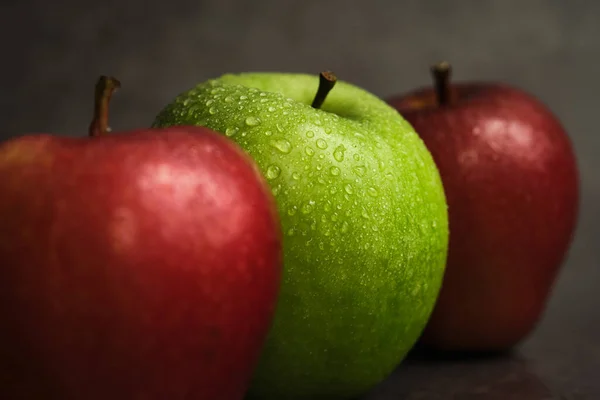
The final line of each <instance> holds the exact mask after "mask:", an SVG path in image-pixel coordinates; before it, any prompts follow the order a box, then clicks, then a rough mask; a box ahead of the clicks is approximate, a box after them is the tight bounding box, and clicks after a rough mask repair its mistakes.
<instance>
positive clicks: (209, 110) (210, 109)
mask: <svg viewBox="0 0 600 400" xmlns="http://www.w3.org/2000/svg"><path fill="white" fill-rule="evenodd" d="M208 112H209V113H210V114H213V115H214V114H216V113H217V107H211V108H209V109H208Z"/></svg>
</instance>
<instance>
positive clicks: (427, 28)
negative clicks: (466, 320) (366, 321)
mask: <svg viewBox="0 0 600 400" xmlns="http://www.w3.org/2000/svg"><path fill="white" fill-rule="evenodd" d="M153 4H154V5H153ZM0 49H1V50H2V53H1V54H2V55H3V57H2V61H1V62H0V76H1V77H2V80H1V81H0V132H1V133H0V134H1V135H2V136H1V137H2V138H3V139H4V138H8V137H11V136H16V135H19V134H24V133H27V132H33V131H43V132H53V133H57V134H63V135H72V136H84V135H85V134H86V129H87V126H88V123H89V121H90V116H91V110H92V91H93V85H94V83H95V80H96V78H97V76H98V75H100V74H111V75H114V76H116V77H118V78H119V79H121V81H122V83H123V89H122V90H121V91H120V92H119V93H118V94H117V97H116V98H115V100H114V101H113V103H112V104H113V107H112V115H111V117H112V122H111V126H112V127H113V128H114V129H115V130H120V129H126V128H134V127H140V126H148V125H149V124H150V123H151V122H152V120H153V117H154V115H155V114H156V113H157V112H158V111H159V110H160V109H161V107H162V106H163V105H164V104H165V103H166V102H168V101H169V100H171V99H172V98H173V97H174V96H175V95H176V94H178V93H179V92H181V91H183V90H185V89H188V88H189V87H191V86H193V85H194V84H196V83H199V82H201V81H204V80H206V79H208V78H211V77H216V76H218V75H221V74H222V73H224V72H240V71H258V70H264V71H289V72H312V73H318V72H319V71H321V70H323V69H332V70H334V71H335V72H336V73H337V75H338V76H339V77H340V79H344V80H348V81H351V82H354V83H356V84H358V85H360V86H363V87H364V88H366V89H369V90H370V91H372V92H374V93H376V94H378V95H381V96H388V95H391V94H394V93H398V92H402V91H406V90H408V89H412V88H414V87H415V86H420V85H423V84H428V83H429V73H428V66H429V64H431V63H432V62H434V61H438V60H440V59H448V60H449V61H451V62H452V63H453V64H454V67H455V69H454V70H455V73H454V76H455V77H456V79H491V80H500V81H505V82H508V83H511V84H514V85H517V86H520V87H522V88H524V89H526V90H528V91H530V92H532V93H533V94H535V95H537V96H538V97H540V98H541V99H542V100H543V101H544V102H545V103H546V104H548V106H549V107H550V108H551V109H552V110H554V111H555V112H556V114H557V115H558V117H559V118H560V119H561V120H562V121H563V123H564V125H565V126H566V128H567V130H568V131H569V133H570V135H571V137H572V139H573V143H574V146H575V150H576V152H577V156H578V162H579V166H580V169H581V179H582V204H581V217H580V223H579V228H578V231H577V235H576V239H575V241H574V244H573V247H572V251H571V253H570V257H569V259H568V261H567V263H566V266H565V268H564V270H563V273H562V274H561V276H560V279H559V282H558V284H557V287H556V290H555V292H554V295H553V297H552V301H551V303H550V306H549V309H548V312H547V313H546V316H545V318H544V320H543V322H542V324H541V325H540V327H539V329H538V330H537V331H536V332H535V334H534V335H533V336H532V337H531V338H530V339H529V340H528V341H527V342H525V343H524V344H523V346H521V348H520V349H519V351H518V353H517V355H516V356H514V357H513V358H500V359H491V360H476V361H466V360H462V361H451V362H443V363H442V362H439V361H438V362H433V363H432V362H424V361H419V360H414V359H413V361H410V362H407V363H405V364H404V365H403V366H402V367H401V368H400V369H399V370H398V371H397V373H396V374H395V375H394V376H393V377H392V378H391V379H390V380H388V381H387V382H386V383H385V384H384V385H382V386H381V387H380V388H379V389H378V390H376V393H375V394H374V395H373V396H372V397H371V398H372V399H392V398H409V399H438V398H439V399H449V398H458V399H472V398H477V399H480V398H481V399H488V398H489V399H528V400H535V399H547V398H548V399H549V398H561V397H559V396H563V397H562V398H563V399H584V398H599V399H600V372H599V371H600V321H599V318H598V315H599V313H600V310H598V304H599V301H598V297H597V294H598V285H599V284H600V271H599V268H598V267H599V259H600V250H599V245H600V241H599V233H600V228H599V227H598V226H599V224H600V215H599V200H600V182H599V179H598V172H597V171H598V168H599V167H600V161H599V160H600V159H599V157H598V155H597V153H598V150H599V149H600V135H599V134H598V132H597V126H598V118H599V117H600V113H599V111H598V109H599V102H598V97H599V96H600V78H599V77H598V74H599V71H600V65H599V62H600V2H598V1H593V0H589V1H585V0H569V1H559V0H546V1H544V0H527V1H525V0H520V1H516V0H496V1H493V0H485V1H484V0H464V1H458V0H457V1H451V0H438V1H425V0H421V1H418V0H411V1H392V0H388V1H377V0H369V1H349V0H345V1H341V0H340V1H316V0H303V1H285V0H248V1H242V0H219V1H202V0H185V1H178V0H171V1H156V2H149V1H148V2H145V1H142V0H129V1H128V0H122V1H112V0H110V1H95V2H90V1H77V0H73V1H66V0H60V1H48V0H45V1H42V0H20V1H18V2H17V1H14V0H11V1H7V0H5V1H4V2H3V3H2V5H1V6H0Z"/></svg>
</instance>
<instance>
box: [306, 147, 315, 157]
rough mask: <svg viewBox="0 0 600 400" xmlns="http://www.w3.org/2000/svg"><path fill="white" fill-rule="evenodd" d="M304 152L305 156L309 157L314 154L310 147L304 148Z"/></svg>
mask: <svg viewBox="0 0 600 400" xmlns="http://www.w3.org/2000/svg"><path fill="white" fill-rule="evenodd" d="M304 152H305V153H306V154H307V155H309V156H312V155H314V154H315V151H314V150H313V149H312V148H310V147H306V148H305V149H304Z"/></svg>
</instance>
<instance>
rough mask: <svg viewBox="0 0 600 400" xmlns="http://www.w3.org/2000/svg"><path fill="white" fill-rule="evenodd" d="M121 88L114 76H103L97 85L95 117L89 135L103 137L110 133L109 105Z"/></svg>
mask: <svg viewBox="0 0 600 400" xmlns="http://www.w3.org/2000/svg"><path fill="white" fill-rule="evenodd" d="M120 88H121V82H119V80H118V79H117V78H113V77H112V76H104V75H103V76H101V77H100V78H99V79H98V82H97V83H96V93H95V96H94V117H93V119H92V123H91V124H90V127H89V130H88V132H89V135H90V136H92V137H95V136H101V135H104V134H105V133H108V132H110V127H109V126H108V109H109V107H108V104H109V103H110V99H111V97H112V95H113V93H114V92H115V91H116V90H117V89H120Z"/></svg>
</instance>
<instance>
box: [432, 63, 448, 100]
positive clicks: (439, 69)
mask: <svg viewBox="0 0 600 400" xmlns="http://www.w3.org/2000/svg"><path fill="white" fill-rule="evenodd" d="M431 74H432V75H433V82H434V85H435V92H436V96H437V102H438V105H440V106H445V105H448V104H450V76H451V75H452V66H451V65H450V63H449V62H447V61H442V62H439V63H437V64H435V65H433V66H432V67H431Z"/></svg>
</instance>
